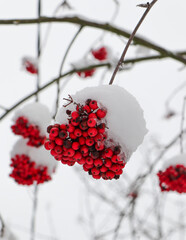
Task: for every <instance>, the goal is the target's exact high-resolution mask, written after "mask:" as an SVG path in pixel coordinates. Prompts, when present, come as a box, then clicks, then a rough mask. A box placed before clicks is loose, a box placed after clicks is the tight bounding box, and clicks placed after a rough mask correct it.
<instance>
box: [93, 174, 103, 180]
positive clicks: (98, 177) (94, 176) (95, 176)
mask: <svg viewBox="0 0 186 240" xmlns="http://www.w3.org/2000/svg"><path fill="white" fill-rule="evenodd" d="M92 177H93V178H95V179H100V178H101V176H100V175H99V174H98V175H94V174H92Z"/></svg>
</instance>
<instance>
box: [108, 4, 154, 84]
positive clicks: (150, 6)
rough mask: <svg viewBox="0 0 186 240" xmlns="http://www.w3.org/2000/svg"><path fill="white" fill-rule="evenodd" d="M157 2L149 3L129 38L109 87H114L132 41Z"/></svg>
mask: <svg viewBox="0 0 186 240" xmlns="http://www.w3.org/2000/svg"><path fill="white" fill-rule="evenodd" d="M156 2H157V0H153V1H152V2H151V3H147V5H146V10H145V12H144V14H143V15H142V17H141V18H140V20H139V22H138V23H137V25H136V27H135V28H134V30H133V32H132V34H131V35H130V38H129V40H128V42H127V44H126V46H125V48H124V50H123V53H122V55H121V57H120V59H119V61H118V64H117V66H116V68H115V70H114V72H113V74H112V77H111V80H110V82H109V85H112V84H113V82H114V79H115V76H116V74H117V72H118V70H119V67H120V66H121V65H122V63H123V61H124V58H125V55H126V53H127V50H128V48H129V46H130V44H131V42H132V40H133V39H134V37H135V34H136V32H137V30H138V29H139V27H140V26H141V24H142V22H143V20H144V19H145V17H146V16H147V14H148V12H149V11H150V9H151V8H152V6H153V5H154V4H155V3H156Z"/></svg>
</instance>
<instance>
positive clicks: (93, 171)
mask: <svg viewBox="0 0 186 240" xmlns="http://www.w3.org/2000/svg"><path fill="white" fill-rule="evenodd" d="M91 172H92V175H98V174H99V173H100V171H99V170H98V169H97V168H95V167H93V168H92V169H91Z"/></svg>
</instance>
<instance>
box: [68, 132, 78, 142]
mask: <svg viewBox="0 0 186 240" xmlns="http://www.w3.org/2000/svg"><path fill="white" fill-rule="evenodd" d="M69 137H70V138H71V139H73V140H75V139H77V136H75V135H74V133H70V134H69Z"/></svg>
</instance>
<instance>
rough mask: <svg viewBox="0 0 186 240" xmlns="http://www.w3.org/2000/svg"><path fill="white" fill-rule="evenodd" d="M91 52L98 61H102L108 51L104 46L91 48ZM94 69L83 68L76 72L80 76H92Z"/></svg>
mask: <svg viewBox="0 0 186 240" xmlns="http://www.w3.org/2000/svg"><path fill="white" fill-rule="evenodd" d="M91 54H92V56H93V57H94V58H95V59H97V60H98V61H104V60H106V59H107V57H108V51H107V49H106V47H101V48H99V49H96V50H92V51H91ZM95 71H96V69H94V68H92V69H89V70H85V71H82V72H77V74H78V75H79V76H80V77H82V78H87V77H92V76H93V74H94V73H95Z"/></svg>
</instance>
